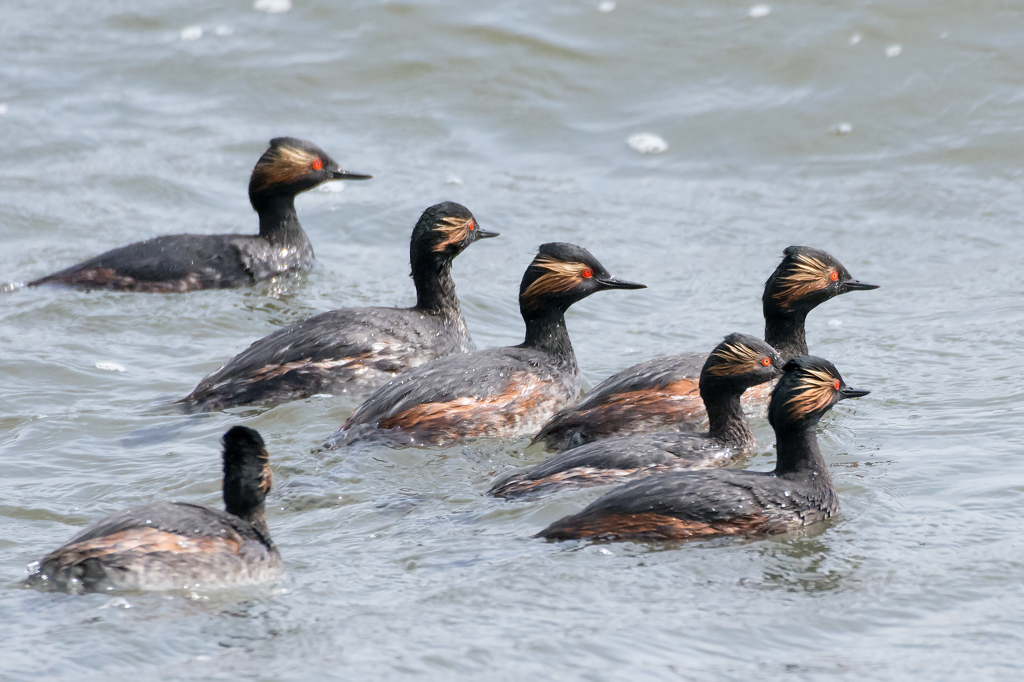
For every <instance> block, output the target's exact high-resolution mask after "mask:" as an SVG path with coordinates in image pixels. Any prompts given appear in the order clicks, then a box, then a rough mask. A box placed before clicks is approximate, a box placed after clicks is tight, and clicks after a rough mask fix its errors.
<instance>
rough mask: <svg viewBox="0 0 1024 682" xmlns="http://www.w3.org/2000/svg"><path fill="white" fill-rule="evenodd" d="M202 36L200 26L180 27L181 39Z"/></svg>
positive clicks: (194, 38) (192, 38) (196, 38)
mask: <svg viewBox="0 0 1024 682" xmlns="http://www.w3.org/2000/svg"><path fill="white" fill-rule="evenodd" d="M202 37H203V27H202V26H186V27H185V28H183V29H181V39H182V40H199V39H200V38H202Z"/></svg>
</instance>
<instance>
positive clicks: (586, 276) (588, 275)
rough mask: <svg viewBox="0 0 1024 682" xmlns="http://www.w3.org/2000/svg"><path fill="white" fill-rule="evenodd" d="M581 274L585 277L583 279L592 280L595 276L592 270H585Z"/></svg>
mask: <svg viewBox="0 0 1024 682" xmlns="http://www.w3.org/2000/svg"><path fill="white" fill-rule="evenodd" d="M580 274H581V275H583V279H590V278H591V277H593V276H594V271H593V270H591V269H590V268H583V271H582V272H581V273H580Z"/></svg>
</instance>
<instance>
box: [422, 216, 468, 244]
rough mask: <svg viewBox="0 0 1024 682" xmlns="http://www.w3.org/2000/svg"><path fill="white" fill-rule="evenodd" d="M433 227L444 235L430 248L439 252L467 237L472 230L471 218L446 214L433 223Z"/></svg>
mask: <svg viewBox="0 0 1024 682" xmlns="http://www.w3.org/2000/svg"><path fill="white" fill-rule="evenodd" d="M434 229H435V230H437V231H438V232H440V233H441V234H443V235H444V239H442V240H441V241H439V242H438V243H437V244H434V247H433V248H432V249H431V251H434V252H438V253H439V252H441V251H444V250H445V249H447V248H448V247H449V246H451V245H452V244H458V243H459V242H461V241H462V240H464V239H465V238H466V237H468V236H469V233H470V232H472V231H473V219H472V218H459V217H457V216H448V217H446V218H442V219H441V221H440V222H438V223H437V224H436V225H434Z"/></svg>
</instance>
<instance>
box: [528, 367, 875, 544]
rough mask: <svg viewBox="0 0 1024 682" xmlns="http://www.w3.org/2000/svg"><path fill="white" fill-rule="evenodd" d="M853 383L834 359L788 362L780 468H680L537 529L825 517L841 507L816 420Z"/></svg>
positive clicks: (747, 529)
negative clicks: (823, 455)
mask: <svg viewBox="0 0 1024 682" xmlns="http://www.w3.org/2000/svg"><path fill="white" fill-rule="evenodd" d="M867 394H868V391H862V390H858V389H855V388H850V387H849V386H847V385H846V383H845V382H844V381H843V378H842V377H841V376H840V375H839V372H838V371H837V370H836V368H835V367H834V366H833V365H832V363H830V362H828V361H827V360H822V359H821V358H816V357H813V356H810V355H802V356H800V357H798V358H795V359H793V360H790V361H789V362H788V363H786V367H785V374H784V375H783V377H782V378H781V379H780V380H779V383H778V385H777V386H776V388H775V391H774V392H773V393H772V399H771V403H770V404H769V406H768V420H769V421H770V422H771V424H772V426H773V427H774V428H775V440H776V448H777V450H778V459H777V461H776V464H775V470H774V471H763V472H762V471H736V470H732V469H711V470H705V471H672V472H667V473H662V474H654V475H653V476H648V477H647V478H644V479H641V480H639V481H633V482H632V483H627V484H626V485H624V486H622V487H619V488H616V489H614V490H612V491H611V492H609V493H608V494H606V495H605V496H604V497H601V498H599V499H598V500H596V501H595V502H594V503H592V504H591V505H590V506H588V507H587V508H586V509H584V510H583V511H581V512H580V513H578V514H573V515H572V516H567V517H565V518H563V519H561V520H559V521H556V522H555V523H553V524H551V525H550V526H548V527H547V528H545V529H544V530H543V531H541V532H540V533H538V534H537V537H543V538H548V539H550V540H570V539H583V538H590V539H601V540H685V539H688V538H703V537H710V536H714V535H773V534H776V533H785V532H787V531H791V530H796V529H798V528H801V527H803V526H808V525H810V524H813V523H817V522H819V521H823V520H825V519H827V518H829V517H830V516H832V515H833V514H835V513H836V512H837V511H838V510H839V498H838V496H837V495H836V490H835V488H834V487H833V485H832V478H831V477H830V476H829V473H828V467H827V465H826V464H825V460H824V458H823V457H822V456H821V451H820V450H819V449H818V438H817V435H816V434H815V428H814V427H815V425H816V424H817V423H818V420H819V419H821V417H822V415H824V414H825V413H826V412H828V411H829V410H830V409H831V408H832V406H833V405H835V404H836V403H837V402H839V401H840V400H843V399H845V398H857V397H859V396H863V395H867Z"/></svg>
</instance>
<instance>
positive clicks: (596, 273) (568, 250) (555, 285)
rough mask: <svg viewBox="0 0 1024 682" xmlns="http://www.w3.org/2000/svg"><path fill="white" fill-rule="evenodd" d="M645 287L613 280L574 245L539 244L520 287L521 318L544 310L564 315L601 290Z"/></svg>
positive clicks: (581, 248) (580, 248) (609, 274)
mask: <svg viewBox="0 0 1024 682" xmlns="http://www.w3.org/2000/svg"><path fill="white" fill-rule="evenodd" d="M646 288H647V285H646V284H637V283H636V282H627V281H625V280H621V279H616V278H615V277H612V275H611V273H610V272H608V271H607V270H605V269H604V266H603V265H601V263H600V262H599V261H598V260H597V259H596V258H594V257H593V256H592V255H590V252H589V251H587V250H586V249H584V248H583V247H581V246H576V245H575V244H566V243H564V242H552V243H550V244H541V247H540V249H539V250H538V251H537V255H536V256H535V257H534V259H533V262H532V263H530V267H528V268H527V269H526V274H524V275H523V281H522V284H520V285H519V310H520V311H521V312H522V314H523V317H524V318H530V317H534V316H536V315H537V313H538V312H541V311H545V310H561V311H562V312H564V311H565V310H567V309H568V308H569V306H571V305H572V304H573V303H575V302H576V301H581V300H583V299H584V298H586V297H587V296H590V295H591V294H593V293H595V292H598V291H603V290H604V289H646Z"/></svg>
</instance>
